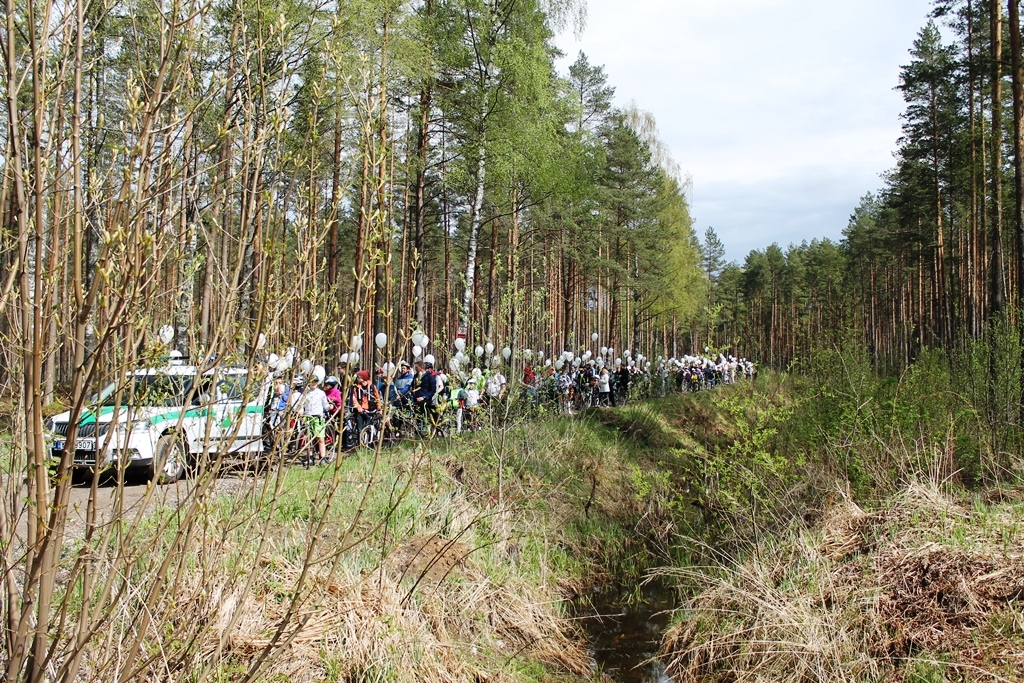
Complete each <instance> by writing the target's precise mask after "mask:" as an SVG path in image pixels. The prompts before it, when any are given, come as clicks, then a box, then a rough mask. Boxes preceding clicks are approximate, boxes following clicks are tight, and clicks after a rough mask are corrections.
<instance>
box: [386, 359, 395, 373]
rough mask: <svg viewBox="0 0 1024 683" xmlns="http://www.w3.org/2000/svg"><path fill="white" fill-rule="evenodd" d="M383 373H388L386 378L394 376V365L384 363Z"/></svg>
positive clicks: (389, 362)
mask: <svg viewBox="0 0 1024 683" xmlns="http://www.w3.org/2000/svg"><path fill="white" fill-rule="evenodd" d="M384 372H386V373H388V377H391V376H392V375H394V374H395V364H394V363H392V362H391V361H388V362H387V363H385V364H384Z"/></svg>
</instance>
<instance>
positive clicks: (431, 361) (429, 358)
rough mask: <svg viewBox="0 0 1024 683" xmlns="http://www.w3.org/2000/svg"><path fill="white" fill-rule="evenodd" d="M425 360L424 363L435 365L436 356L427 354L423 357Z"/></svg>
mask: <svg viewBox="0 0 1024 683" xmlns="http://www.w3.org/2000/svg"><path fill="white" fill-rule="evenodd" d="M423 362H424V363H427V364H429V365H433V364H434V357H433V356H431V355H430V354H429V353H428V354H427V355H425V356H424V357H423Z"/></svg>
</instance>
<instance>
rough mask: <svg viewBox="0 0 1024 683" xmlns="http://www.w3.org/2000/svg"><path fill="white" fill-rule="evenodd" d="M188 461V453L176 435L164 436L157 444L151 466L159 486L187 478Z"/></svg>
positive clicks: (153, 476)
mask: <svg viewBox="0 0 1024 683" xmlns="http://www.w3.org/2000/svg"><path fill="white" fill-rule="evenodd" d="M187 459H188V453H187V452H186V450H185V446H184V444H183V443H182V441H181V439H179V438H178V437H177V436H176V435H174V434H164V435H163V436H161V437H160V440H159V441H157V442H156V453H155V454H154V457H153V464H152V465H151V466H150V468H151V470H152V471H151V474H152V478H153V479H154V480H155V481H156V482H157V483H158V484H173V483H174V482H176V481H178V480H180V479H182V478H183V477H184V476H185V464H186V461H187ZM158 468H159V469H158Z"/></svg>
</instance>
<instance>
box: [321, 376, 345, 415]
mask: <svg viewBox="0 0 1024 683" xmlns="http://www.w3.org/2000/svg"><path fill="white" fill-rule="evenodd" d="M338 384H339V382H338V378H337V377H335V376H334V375H331V376H330V377H328V378H327V379H325V380H324V393H325V394H327V400H328V401H330V403H331V415H337V414H338V413H339V412H340V411H341V407H342V405H344V403H345V399H344V398H343V397H342V395H341V389H339V388H338Z"/></svg>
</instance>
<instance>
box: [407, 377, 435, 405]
mask: <svg viewBox="0 0 1024 683" xmlns="http://www.w3.org/2000/svg"><path fill="white" fill-rule="evenodd" d="M436 393H437V378H436V377H434V371H433V370H424V371H423V372H421V373H420V374H419V375H418V376H417V377H416V379H414V380H413V383H412V400H413V401H414V402H416V403H417V404H420V405H428V406H429V405H431V404H432V403H433V401H434V394H436ZM420 399H423V400H422V401H421V400H420Z"/></svg>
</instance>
